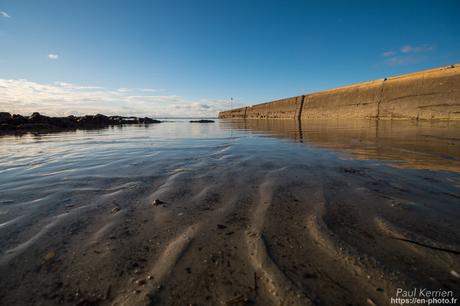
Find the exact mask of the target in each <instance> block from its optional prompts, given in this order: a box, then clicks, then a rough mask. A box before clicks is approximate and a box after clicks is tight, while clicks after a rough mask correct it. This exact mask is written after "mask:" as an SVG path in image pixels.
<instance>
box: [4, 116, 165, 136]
mask: <svg viewBox="0 0 460 306" xmlns="http://www.w3.org/2000/svg"><path fill="white" fill-rule="evenodd" d="M160 122H161V121H159V120H155V119H152V118H148V117H144V118H138V117H123V116H105V115H101V114H97V115H94V116H93V115H86V116H81V117H77V116H68V117H48V116H44V115H41V114H40V113H37V112H35V113H33V114H32V115H30V116H21V115H17V114H14V115H11V114H10V113H8V112H0V132H21V131H63V130H76V129H94V128H104V127H107V126H111V125H124V124H151V123H160Z"/></svg>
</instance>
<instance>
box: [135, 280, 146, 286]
mask: <svg viewBox="0 0 460 306" xmlns="http://www.w3.org/2000/svg"><path fill="white" fill-rule="evenodd" d="M145 283H146V281H145V279H140V280H138V281H136V284H138V285H139V286H142V285H145Z"/></svg>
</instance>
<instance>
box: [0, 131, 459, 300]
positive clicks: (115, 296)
mask: <svg viewBox="0 0 460 306" xmlns="http://www.w3.org/2000/svg"><path fill="white" fill-rule="evenodd" d="M200 128H202V127H200ZM206 128H208V129H211V128H212V126H210V125H209V127H208V126H207V127H206ZM216 139H217V137H216ZM244 141H245V140H244V138H241V137H240V136H233V135H232V136H229V137H228V138H227V139H226V140H225V141H223V142H219V143H213V144H212V145H209V147H206V148H205V149H203V148H202V147H193V146H192V147H189V148H188V149H187V150H190V153H193V154H189V155H186V156H181V155H180V154H179V153H177V152H178V151H177V150H179V151H180V150H184V147H183V146H179V147H175V148H174V150H175V151H168V152H169V155H165V156H164V157H163V158H162V155H161V154H160V155H155V158H153V157H152V156H153V155H152V156H146V154H147V153H146V152H144V153H142V154H143V155H142V158H137V159H136V158H135V157H134V156H130V155H129V154H125V153H124V154H122V155H120V160H117V162H119V164H111V165H110V166H111V167H115V168H116V167H118V168H119V170H117V171H115V172H114V173H113V174H110V173H106V172H103V170H104V168H102V170H94V171H93V172H89V173H90V174H88V173H86V174H85V175H84V176H78V175H76V174H75V175H73V176H74V177H76V178H75V179H74V180H71V179H69V180H68V181H66V183H65V184H60V183H59V184H57V185H56V186H54V185H53V184H51V183H50V184H42V185H41V187H40V188H38V187H37V189H36V194H35V195H36V198H38V200H33V199H31V198H29V197H28V195H27V194H25V193H22V194H20V192H19V190H20V187H18V186H19V185H14V182H12V183H5V182H4V184H6V185H8V184H10V185H9V186H10V188H13V187H14V188H18V189H17V191H15V193H14V194H16V197H15V198H12V196H11V195H12V194H13V192H10V193H8V192H7V191H5V190H6V189H2V190H3V191H2V193H1V194H2V195H3V200H2V201H3V202H1V203H2V204H1V206H0V207H1V211H0V213H1V214H0V217H2V219H1V222H0V233H1V235H0V246H1V248H2V254H1V256H0V273H1V275H2V277H1V278H0V302H1V304H2V305H390V298H391V297H395V295H396V290H397V288H404V289H407V290H409V289H411V288H422V287H423V288H431V289H433V290H434V289H436V290H437V289H444V290H454V292H455V294H457V295H458V294H459V291H458V288H459V286H460V285H459V283H460V276H459V273H460V260H459V256H460V255H459V254H460V236H459V235H460V234H459V233H460V230H459V229H460V223H459V220H460V218H459V216H460V210H459V207H458V202H459V199H460V192H459V188H460V187H459V186H460V185H459V184H460V177H459V176H458V174H455V173H450V172H442V171H441V172H435V171H429V170H415V169H405V168H402V169H401V168H394V167H387V166H382V165H381V164H377V163H375V162H372V161H366V162H363V161H360V160H356V159H353V160H350V159H342V158H335V159H332V158H331V157H330V155H327V154H329V153H327V154H326V155H324V156H323V155H322V153H321V152H322V151H321V150H320V149H310V150H305V149H303V148H302V147H304V145H303V144H295V145H294V146H295V147H293V148H290V151H287V149H286V150H285V149H280V150H279V151H275V150H273V148H276V147H278V148H279V145H280V144H279V143H273V141H271V140H270V139H267V138H266V137H262V138H260V140H259V142H258V145H255V143H257V142H252V143H248V144H247V145H246V147H245V148H246V149H245V150H244V151H242V149H241V147H242V144H244ZM281 141H284V140H281ZM289 145H290V144H286V146H289ZM168 150H169V149H168ZM171 150H173V149H171ZM192 150H194V151H193V152H192ZM200 150H205V151H200ZM152 152H153V151H152ZM289 152H290V153H289ZM150 153H151V152H150ZM151 154H153V153H151ZM139 156H141V155H139ZM114 160H116V159H114ZM111 161H112V160H111ZM128 163H129V164H130V167H131V168H130V169H132V168H135V169H138V170H137V171H138V172H136V171H133V172H129V173H130V174H129V175H121V174H120V172H123V171H124V170H123V169H124V168H123V166H122V165H127V164H128ZM117 165H119V166H117ZM88 169H93V168H90V167H89V168H88ZM88 171H89V170H88ZM102 173H105V174H102ZM132 173H134V174H132ZM149 173H150V174H149ZM71 176H72V175H71V174H68V175H66V177H67V179H68V178H69V177H71ZM13 181H14V180H13ZM50 182H52V180H51V181H50ZM7 187H8V186H4V188H7ZM24 188H27V187H24ZM39 189H41V191H40V190H39ZM45 190H46V191H45ZM27 192H28V193H30V192H32V191H30V190H27ZM156 199H159V200H160V201H161V202H162V203H161V204H158V202H155V200H156ZM154 203H155V204H154ZM16 204H17V205H16ZM23 211H29V213H28V214H23V213H22V212H23Z"/></svg>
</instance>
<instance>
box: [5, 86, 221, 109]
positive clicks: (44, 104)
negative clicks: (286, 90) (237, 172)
mask: <svg viewBox="0 0 460 306" xmlns="http://www.w3.org/2000/svg"><path fill="white" fill-rule="evenodd" d="M125 89H126V90H124V91H119V90H117V89H107V88H103V87H99V86H86V85H78V84H72V83H67V82H54V83H52V84H42V83H37V82H32V81H28V80H22V79H19V80H18V79H16V80H7V79H0V111H7V112H10V113H19V114H24V115H27V114H30V113H32V112H35V111H38V112H41V113H44V114H48V115H53V116H67V115H71V114H73V115H82V114H96V113H102V114H107V115H115V114H119V115H127V116H129V115H132V116H153V117H192V116H195V117H210V116H216V115H217V112H219V111H221V110H224V109H226V108H228V101H223V100H208V99H202V100H198V101H197V100H190V99H185V98H182V97H180V96H177V95H154V94H153V93H152V92H148V91H147V92H146V91H145V89H146V88H137V89H136V88H125Z"/></svg>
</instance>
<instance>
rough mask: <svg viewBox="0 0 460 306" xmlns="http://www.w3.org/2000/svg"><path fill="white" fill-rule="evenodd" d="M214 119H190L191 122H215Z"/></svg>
mask: <svg viewBox="0 0 460 306" xmlns="http://www.w3.org/2000/svg"><path fill="white" fill-rule="evenodd" d="M213 122H214V120H207V119H201V120H190V123H213Z"/></svg>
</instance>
